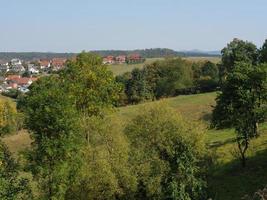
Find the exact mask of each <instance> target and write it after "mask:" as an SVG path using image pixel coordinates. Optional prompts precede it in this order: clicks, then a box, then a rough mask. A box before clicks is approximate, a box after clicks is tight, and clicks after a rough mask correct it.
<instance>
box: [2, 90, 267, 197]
mask: <svg viewBox="0 0 267 200" xmlns="http://www.w3.org/2000/svg"><path fill="white" fill-rule="evenodd" d="M215 97H216V93H206V94H197V95H187V96H178V97H174V98H168V99H163V100H161V101H164V102H165V103H166V104H167V105H169V106H170V107H172V108H173V109H175V110H177V112H180V113H181V114H182V115H183V117H184V118H186V119H188V120H192V121H199V122H200V123H203V125H204V126H205V127H206V128H207V131H206V143H207V146H208V147H209V150H210V153H211V154H212V155H213V157H214V163H215V164H214V167H213V168H212V169H211V172H210V175H209V176H208V180H209V181H208V186H209V191H210V193H211V194H213V195H212V196H215V197H216V198H215V200H216V199H217V200H228V199H229V200H230V199H231V200H240V199H241V197H243V196H244V195H245V194H252V193H254V192H255V191H256V190H257V189H259V188H262V187H263V186H265V185H266V184H267V171H266V169H267V162H266V161H267V125H266V124H264V125H262V126H261V127H260V131H261V136H260V137H258V138H256V139H254V140H253V141H252V142H251V148H250V150H249V153H248V155H249V159H248V166H247V167H246V168H245V169H242V168H241V165H240V162H239V160H238V159H237V158H236V156H235V149H236V145H235V142H234V139H235V134H234V131H233V130H210V129H208V125H209V119H210V116H211V111H212V105H214V104H215ZM148 104H153V102H148V103H143V104H139V105H133V106H126V107H122V108H119V109H118V110H117V111H116V112H115V113H114V114H113V115H115V116H116V117H119V118H120V119H121V120H122V121H123V122H127V121H129V120H131V119H132V118H133V117H134V116H136V115H137V114H138V113H141V112H142V107H143V106H146V105H148ZM4 142H5V143H6V144H7V145H8V146H9V148H10V150H11V152H13V153H14V154H15V155H16V153H17V152H19V151H21V150H23V149H25V148H28V147H30V142H31V140H30V138H29V135H28V134H27V133H26V132H25V131H22V132H20V133H19V134H17V135H12V136H8V137H6V138H5V139H4Z"/></svg>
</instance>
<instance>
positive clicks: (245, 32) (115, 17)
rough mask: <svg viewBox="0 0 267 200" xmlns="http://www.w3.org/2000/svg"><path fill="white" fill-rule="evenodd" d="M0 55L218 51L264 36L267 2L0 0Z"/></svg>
mask: <svg viewBox="0 0 267 200" xmlns="http://www.w3.org/2000/svg"><path fill="white" fill-rule="evenodd" d="M0 6H1V11H0V25H1V28H0V51H53V52H80V51H82V50H96V49H141V48H156V47H166V48H171V49H175V50H191V49H200V50H220V49H221V48H223V47H224V46H225V45H226V43H227V42H229V41H230V40H232V39H233V38H235V37H237V38H241V39H244V40H248V41H253V42H254V43H255V44H257V45H258V46H259V45H261V44H262V43H263V41H264V40H265V39H266V38H267V26H266V20H267V12H266V10H267V1H266V0H0Z"/></svg>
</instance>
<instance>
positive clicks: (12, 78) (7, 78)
mask: <svg viewBox="0 0 267 200" xmlns="http://www.w3.org/2000/svg"><path fill="white" fill-rule="evenodd" d="M20 78H21V77H20V75H8V76H7V77H6V80H8V81H12V80H17V79H20Z"/></svg>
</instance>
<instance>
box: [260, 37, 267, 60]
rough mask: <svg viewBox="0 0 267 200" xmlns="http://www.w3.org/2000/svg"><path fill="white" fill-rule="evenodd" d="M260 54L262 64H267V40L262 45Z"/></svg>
mask: <svg viewBox="0 0 267 200" xmlns="http://www.w3.org/2000/svg"><path fill="white" fill-rule="evenodd" d="M259 53H260V62H261V63H266V62H267V39H266V40H265V42H264V44H263V45H262V47H261V49H260V51H259Z"/></svg>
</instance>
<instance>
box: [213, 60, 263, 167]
mask: <svg viewBox="0 0 267 200" xmlns="http://www.w3.org/2000/svg"><path fill="white" fill-rule="evenodd" d="M266 99H267V65H266V64H265V65H259V66H253V65H252V64H249V63H242V62H240V63H237V64H235V66H234V69H233V70H232V71H231V73H229V74H228V76H227V78H226V81H225V82H224V84H223V87H222V92H221V94H219V96H218V97H217V105H216V107H215V109H214V111H213V120H212V124H213V126H214V127H217V128H220V127H224V126H231V127H234V128H235V131H236V133H237V137H236V141H237V144H238V149H239V153H240V158H241V161H242V166H243V167H245V165H246V152H247V149H248V147H249V143H250V140H251V139H252V138H253V137H255V136H257V135H258V123H260V122H262V121H263V120H264V119H265V117H266V111H267V110H266Z"/></svg>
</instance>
